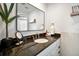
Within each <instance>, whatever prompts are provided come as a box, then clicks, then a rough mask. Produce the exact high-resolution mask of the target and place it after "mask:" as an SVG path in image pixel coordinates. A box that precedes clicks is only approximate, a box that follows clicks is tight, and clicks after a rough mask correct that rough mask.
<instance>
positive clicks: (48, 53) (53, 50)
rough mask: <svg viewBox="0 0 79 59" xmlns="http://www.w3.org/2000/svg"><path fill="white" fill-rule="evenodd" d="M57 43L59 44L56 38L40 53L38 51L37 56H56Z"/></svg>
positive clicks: (57, 50)
mask: <svg viewBox="0 0 79 59" xmlns="http://www.w3.org/2000/svg"><path fill="white" fill-rule="evenodd" d="M59 45H60V39H58V40H57V41H56V42H54V43H53V44H51V45H50V46H49V47H47V48H46V49H45V50H43V51H42V52H41V53H39V54H38V55H37V56H58V55H59V54H58V52H59V50H60V49H59V48H58V47H59Z"/></svg>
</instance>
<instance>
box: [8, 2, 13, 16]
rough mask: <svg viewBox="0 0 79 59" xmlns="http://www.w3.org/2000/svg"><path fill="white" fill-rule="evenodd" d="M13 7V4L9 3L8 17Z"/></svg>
mask: <svg viewBox="0 0 79 59" xmlns="http://www.w3.org/2000/svg"><path fill="white" fill-rule="evenodd" d="M13 6H14V3H11V5H10V7H9V12H8V15H10V13H11V11H12V9H13Z"/></svg>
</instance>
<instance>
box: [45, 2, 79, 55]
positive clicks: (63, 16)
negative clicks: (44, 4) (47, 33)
mask: <svg viewBox="0 0 79 59" xmlns="http://www.w3.org/2000/svg"><path fill="white" fill-rule="evenodd" d="M72 5H74V4H66V3H65V4H61V3H60V4H48V8H47V11H46V12H47V14H46V16H47V17H46V28H47V29H48V30H49V28H50V24H51V23H52V22H54V23H55V32H56V33H61V38H62V39H61V53H62V55H79V51H78V50H79V47H78V43H79V39H78V38H79V30H78V29H79V27H78V26H79V22H78V20H79V16H76V17H71V16H70V14H71V10H72Z"/></svg>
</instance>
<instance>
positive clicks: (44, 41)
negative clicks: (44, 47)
mask: <svg viewBox="0 0 79 59" xmlns="http://www.w3.org/2000/svg"><path fill="white" fill-rule="evenodd" d="M34 42H36V43H47V42H48V40H47V39H44V38H41V39H36V40H34Z"/></svg>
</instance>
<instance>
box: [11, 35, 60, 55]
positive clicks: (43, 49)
mask: <svg viewBox="0 0 79 59" xmlns="http://www.w3.org/2000/svg"><path fill="white" fill-rule="evenodd" d="M43 38H45V39H47V40H48V42H46V43H36V42H34V41H32V39H29V40H27V41H29V42H28V43H24V44H22V45H19V46H17V47H14V48H12V52H11V53H10V56H59V55H60V34H56V35H54V36H52V37H51V36H48V37H43Z"/></svg>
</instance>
